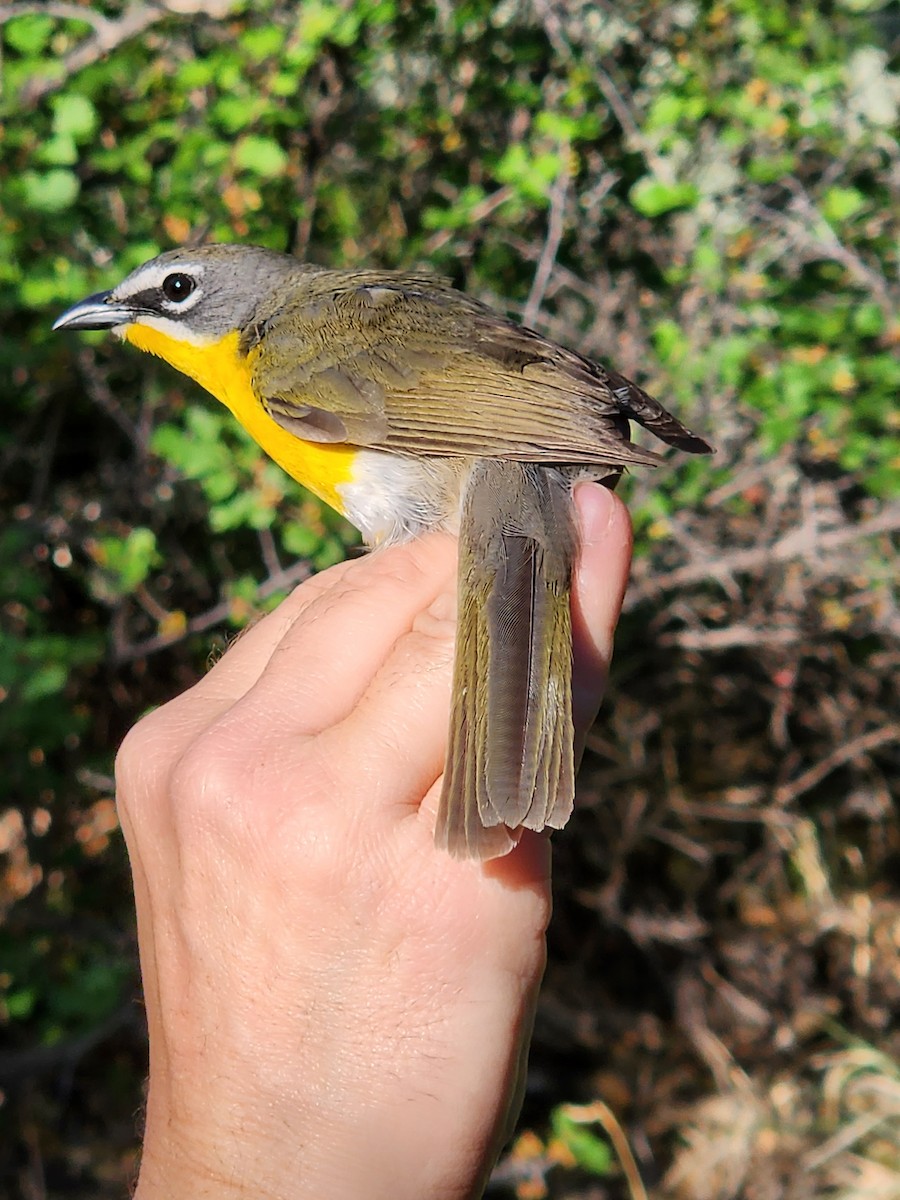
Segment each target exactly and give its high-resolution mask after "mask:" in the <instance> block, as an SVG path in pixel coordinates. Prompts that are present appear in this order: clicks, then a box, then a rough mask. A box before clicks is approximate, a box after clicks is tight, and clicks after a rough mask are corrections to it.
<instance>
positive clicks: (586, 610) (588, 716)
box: [572, 484, 631, 731]
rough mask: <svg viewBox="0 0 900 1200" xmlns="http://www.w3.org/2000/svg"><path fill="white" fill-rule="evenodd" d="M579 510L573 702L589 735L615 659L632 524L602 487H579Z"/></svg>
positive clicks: (577, 720)
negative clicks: (615, 641) (611, 662)
mask: <svg viewBox="0 0 900 1200" xmlns="http://www.w3.org/2000/svg"><path fill="white" fill-rule="evenodd" d="M575 506H576V508H577V510H578V516H579V523H580V526H581V552H580V555H579V559H578V564H577V566H576V569H575V577H574V580H573V589H572V636H573V644H574V649H575V677H574V686H573V703H574V709H575V725H576V728H577V729H579V730H581V731H584V730H586V729H587V728H588V727H589V725H590V724H591V722H592V721H593V719H594V717H595V716H596V715H597V710H598V708H599V705H600V697H601V694H602V691H603V686H604V683H605V680H606V674H607V671H608V669H609V662H610V658H611V657H612V644H613V633H614V631H615V628H616V622H617V621H618V619H619V613H620V612H621V609H622V599H623V597H624V595H625V588H626V586H627V583H628V570H629V567H630V565H631V521H630V520H629V517H628V511H627V509H626V508H625V506H624V504H623V503H622V502H621V500H619V499H618V498H617V497H616V496H615V495H614V494H613V493H612V492H611V491H610V490H609V488H605V487H603V486H602V485H600V484H581V485H579V486H578V487H577V488H576V489H575Z"/></svg>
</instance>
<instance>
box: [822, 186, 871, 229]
mask: <svg viewBox="0 0 900 1200" xmlns="http://www.w3.org/2000/svg"><path fill="white" fill-rule="evenodd" d="M865 207H866V198H865V196H864V195H863V194H862V192H860V191H858V190H857V188H847V187H832V188H829V189H828V191H827V192H826V193H825V197H824V199H823V200H822V214H823V216H824V217H825V218H826V220H828V221H846V220H848V219H849V218H850V217H855V216H856V214H857V213H859V212H861V211H862V209H864V208H865Z"/></svg>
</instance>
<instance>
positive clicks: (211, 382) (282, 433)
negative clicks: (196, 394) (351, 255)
mask: <svg viewBox="0 0 900 1200" xmlns="http://www.w3.org/2000/svg"><path fill="white" fill-rule="evenodd" d="M123 336H124V338H125V340H126V341H128V342H130V343H131V344H132V346H137V348H138V349H139V350H145V351H147V353H148V354H155V355H156V356H157V357H158V358H162V359H164V360H165V362H167V363H170V364H171V365H172V366H173V367H175V368H176V370H178V371H181V372H183V373H184V374H185V375H189V376H190V377H191V379H195V380H196V381H197V383H199V384H200V386H201V387H203V388H206V390H207V391H208V392H210V393H211V394H212V395H213V396H215V398H216V399H217V400H220V401H221V402H222V404H224V405H225V407H226V408H229V409H230V410H231V411H232V412H233V413H234V415H235V417H237V419H238V421H240V423H241V424H242V425H243V427H244V428H245V429H246V430H247V432H248V433H249V434H250V436H251V437H252V438H253V439H254V441H256V442H257V443H258V444H259V445H260V446H261V447H262V448H263V450H265V452H266V453H267V454H268V455H269V456H270V457H271V458H273V459H274V460H275V462H277V463H278V465H279V466H280V467H281V468H282V469H283V470H285V471H287V473H288V475H290V476H291V477H292V478H293V479H296V480H297V482H298V483H302V484H303V486H304V487H307V488H309V490H310V491H311V492H315V494H316V495H317V496H319V497H320V498H321V499H322V500H324V501H325V503H326V504H330V505H331V507H332V508H334V509H336V510H337V511H338V512H339V513H341V514H343V513H344V502H343V500H342V498H341V494H340V491H339V490H338V489H339V488H340V486H341V484H344V483H347V482H349V481H350V480H352V478H353V461H354V459H355V458H356V456H357V453H358V450H357V448H356V447H355V446H327V445H321V444H319V443H318V442H305V441H303V440H302V438H298V437H295V436H294V435H293V434H291V433H288V432H287V430H285V429H282V428H281V426H280V425H277V424H276V423H275V422H274V421H273V420H272V418H271V417H270V416H269V414H268V413H267V412H266V410H265V409H264V408H263V406H262V404H261V403H260V402H259V399H258V398H257V396H256V393H255V392H254V391H253V384H252V374H251V368H252V366H253V358H252V352H251V355H250V356H247V355H242V354H241V352H240V335H239V333H238V331H237V330H234V331H233V332H232V333H227V334H226V335H225V337H223V338H220V339H219V340H218V341H210V342H206V343H201V344H198V343H196V342H189V341H181V340H179V339H178V338H173V337H170V336H169V335H168V334H167V333H163V332H161V331H160V330H159V329H153V328H151V327H150V326H149V325H142V324H139V323H138V322H134V323H133V324H131V325H126V326H125V329H124V330H123Z"/></svg>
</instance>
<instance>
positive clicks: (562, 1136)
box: [551, 1108, 613, 1176]
mask: <svg viewBox="0 0 900 1200" xmlns="http://www.w3.org/2000/svg"><path fill="white" fill-rule="evenodd" d="M551 1127H552V1129H553V1133H554V1135H555V1136H556V1137H557V1138H558V1139H559V1141H561V1142H562V1143H563V1145H564V1146H565V1147H566V1149H567V1150H568V1151H569V1153H570V1154H571V1155H572V1157H573V1158H574V1159H575V1161H576V1162H577V1163H578V1165H579V1167H581V1168H582V1170H584V1171H588V1172H589V1173H590V1174H591V1175H598V1176H604V1175H608V1174H609V1172H610V1170H611V1169H612V1165H613V1155H612V1150H611V1149H610V1147H609V1145H608V1144H607V1143H606V1142H605V1141H604V1140H603V1138H602V1137H598V1136H597V1134H596V1133H594V1132H593V1130H592V1129H591V1128H590V1127H589V1126H587V1125H584V1124H582V1123H581V1122H579V1121H573V1120H572V1118H571V1117H570V1116H567V1115H566V1113H565V1110H564V1109H560V1108H558V1109H556V1111H555V1112H554V1113H553V1116H552V1118H551Z"/></svg>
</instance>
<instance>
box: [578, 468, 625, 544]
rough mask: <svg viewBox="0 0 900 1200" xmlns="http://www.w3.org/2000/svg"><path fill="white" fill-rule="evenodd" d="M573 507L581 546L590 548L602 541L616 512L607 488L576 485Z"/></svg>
mask: <svg viewBox="0 0 900 1200" xmlns="http://www.w3.org/2000/svg"><path fill="white" fill-rule="evenodd" d="M575 506H576V508H577V509H578V517H579V522H580V525H581V541H582V545H585V546H590V545H592V544H593V543H595V542H599V541H602V540H603V538H604V537H605V536H606V534H607V532H608V531H609V527H610V525H611V524H612V519H613V514H614V513H615V511H616V502H615V500H614V499H613V494H612V492H611V491H610V490H609V488H607V487H603V485H602V484H596V483H580V484H578V486H577V487H576V488H575Z"/></svg>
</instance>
